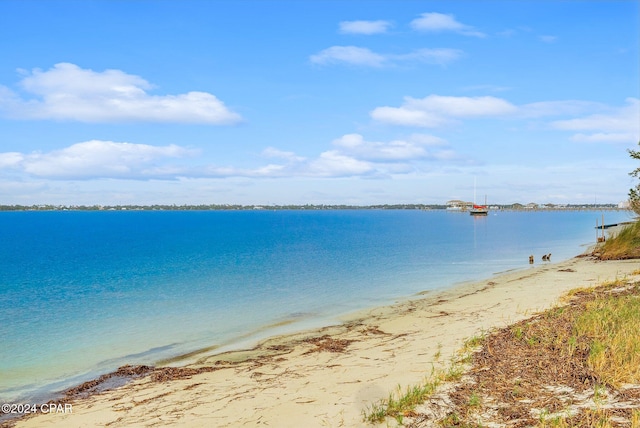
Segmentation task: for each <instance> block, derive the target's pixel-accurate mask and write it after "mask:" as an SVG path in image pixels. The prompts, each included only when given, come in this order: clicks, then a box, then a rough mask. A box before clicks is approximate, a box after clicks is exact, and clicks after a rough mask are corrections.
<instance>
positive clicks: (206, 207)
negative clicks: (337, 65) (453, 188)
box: [0, 168, 640, 214]
mask: <svg viewBox="0 0 640 428" xmlns="http://www.w3.org/2000/svg"><path fill="white" fill-rule="evenodd" d="M636 173H637V174H638V175H640V168H638V170H636ZM634 192H635V193H634ZM636 194H637V195H638V197H637V198H636V199H635V200H636V201H638V200H640V185H639V186H638V187H637V188H636V189H632V190H631V192H630V196H632V195H636ZM632 201H633V199H632ZM633 207H640V202H636V205H633ZM446 208H447V206H446V205H441V204H380V205H343V204H341V205H325V204H319V205H316V204H305V205H294V204H292V205H236V204H201V205H161V204H154V205H51V204H46V205H0V211H216V210H217V211H240V210H271V211H275V210H444V209H446ZM491 209H492V210H516V211H519V210H523V211H525V210H526V211H531V210H616V209H620V208H619V207H618V206H617V205H616V204H566V205H554V204H543V205H532V204H528V205H522V204H518V203H516V204H495V205H492V206H491ZM636 212H638V213H639V214H640V212H639V211H637V208H636Z"/></svg>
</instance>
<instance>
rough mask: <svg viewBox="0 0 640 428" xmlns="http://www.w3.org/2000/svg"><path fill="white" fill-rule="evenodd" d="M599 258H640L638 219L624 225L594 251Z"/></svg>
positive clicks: (639, 223) (639, 227) (639, 225)
mask: <svg viewBox="0 0 640 428" xmlns="http://www.w3.org/2000/svg"><path fill="white" fill-rule="evenodd" d="M594 255H596V256H597V257H598V258H599V259H600V260H622V259H635V258H640V221H636V222H635V223H632V224H631V225H629V226H626V227H624V228H623V229H622V230H621V231H620V232H619V233H618V234H617V235H616V236H615V237H613V238H609V239H608V240H607V241H606V242H604V244H602V245H600V246H598V248H597V249H596V251H594Z"/></svg>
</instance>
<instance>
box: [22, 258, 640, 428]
mask: <svg viewBox="0 0 640 428" xmlns="http://www.w3.org/2000/svg"><path fill="white" fill-rule="evenodd" d="M638 268H640V262H638V261H637V260H626V261H607V262H599V261H595V260H593V259H592V258H590V257H577V258H573V259H570V260H567V261H564V262H561V263H555V264H554V263H542V262H537V263H536V264H534V265H533V266H532V267H529V268H526V269H523V270H518V271H513V272H508V273H504V274H500V275H496V276H494V277H492V278H490V279H487V280H484V281H479V282H473V283H466V284H461V285H459V286H457V287H455V288H453V289H449V290H446V291H442V292H427V293H423V294H421V295H418V296H414V297H413V298H410V299H407V300H405V301H402V302H398V303H397V304H395V305H391V306H385V307H380V308H375V309H371V310H367V311H362V312H359V313H356V314H352V315H351V316H349V317H347V318H345V319H344V323H343V324H341V325H339V326H332V327H327V328H323V329H316V330H312V331H306V332H302V333H297V334H292V335H286V336H279V337H273V338H270V339H268V340H266V341H263V342H262V343H261V344H260V345H258V346H257V347H256V348H254V349H250V350H245V351H234V352H229V353H224V354H220V355H211V356H203V357H202V358H201V359H200V360H199V361H198V362H196V363H193V364H190V365H188V366H183V367H165V368H130V369H125V370H124V372H123V373H124V374H126V373H128V371H127V370H129V371H131V373H132V374H133V375H135V376H137V377H136V378H135V379H134V380H133V381H131V382H129V383H128V384H126V385H124V386H121V387H119V388H117V389H114V390H108V391H102V392H95V387H96V386H97V385H91V384H87V385H85V386H84V387H83V388H79V389H77V390H76V391H73V393H72V394H71V396H70V400H71V401H70V403H71V404H72V406H73V412H72V413H69V412H66V413H50V414H38V415H35V416H32V417H28V418H25V419H22V420H20V421H18V422H17V425H16V426H18V427H43V426H47V427H95V426H110V427H131V426H136V427H143V426H180V427H183V426H184V427H238V426H251V427H253V426H262V425H264V426H277V427H300V426H305V427H339V426H347V427H355V426H364V425H365V423H364V422H363V421H362V411H363V410H364V409H366V408H367V406H368V405H370V404H372V403H374V402H377V401H379V400H380V399H383V398H386V397H388V395H389V393H390V392H392V391H393V390H395V389H396V388H397V386H398V385H401V386H402V387H403V388H404V387H406V386H409V385H414V384H417V383H419V382H421V381H422V380H423V379H424V378H425V377H427V376H428V375H429V374H430V373H431V371H432V368H434V367H435V368H444V367H446V366H447V365H448V364H449V361H450V358H451V357H452V356H453V355H454V354H455V352H456V351H457V350H458V349H460V347H461V346H462V344H463V342H464V340H465V339H467V338H470V337H473V336H475V335H478V334H481V333H483V332H487V331H488V330H490V329H492V328H494V327H504V326H506V325H509V324H511V323H514V322H516V321H519V320H521V319H524V318H527V317H529V316H531V315H532V314H534V313H536V312H539V311H542V310H544V309H547V308H549V307H551V306H553V305H554V304H556V303H557V302H558V299H559V297H560V296H561V295H562V294H563V293H565V292H566V291H568V290H570V289H573V288H578V287H588V286H594V285H598V284H601V283H602V282H606V281H610V280H614V279H620V278H632V277H634V276H633V275H632V273H633V272H634V271H636V270H637V269H638ZM98 386H99V385H98Z"/></svg>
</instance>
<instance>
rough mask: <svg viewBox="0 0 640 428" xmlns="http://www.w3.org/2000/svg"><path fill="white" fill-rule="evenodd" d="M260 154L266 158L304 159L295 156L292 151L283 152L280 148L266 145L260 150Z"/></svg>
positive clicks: (299, 160)
mask: <svg viewBox="0 0 640 428" xmlns="http://www.w3.org/2000/svg"><path fill="white" fill-rule="evenodd" d="M262 155H263V156H264V157H267V158H280V159H285V160H288V161H294V162H301V161H304V160H305V158H304V157H302V156H297V155H296V154H295V153H293V152H285V151H282V150H278V149H276V148H274V147H267V148H266V149H264V150H263V151H262Z"/></svg>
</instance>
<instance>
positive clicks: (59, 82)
mask: <svg viewBox="0 0 640 428" xmlns="http://www.w3.org/2000/svg"><path fill="white" fill-rule="evenodd" d="M20 87H21V88H22V89H23V90H24V91H25V92H27V93H29V94H33V95H35V96H36V97H35V98H33V99H22V98H20V96H19V95H17V94H16V93H14V92H12V91H11V90H9V89H8V88H6V87H0V112H4V114H5V115H6V116H10V117H13V118H17V119H53V120H74V121H80V122H130V121H142V122H181V123H205V124H214V125H227V124H234V123H237V122H239V121H241V120H242V118H241V117H240V115H238V114H237V113H234V112H232V111H230V110H229V109H228V108H227V107H226V106H225V105H224V103H223V102H222V101H220V100H219V99H218V98H216V97H215V96H214V95H212V94H210V93H207V92H198V91H192V92H188V93H186V94H179V95H162V96H160V95H150V94H149V93H148V92H147V91H148V90H150V89H152V88H153V86H152V85H151V84H150V83H149V82H147V81H146V80H144V79H143V78H141V77H139V76H135V75H131V74H127V73H125V72H123V71H120V70H105V71H103V72H95V71H93V70H88V69H82V68H80V67H78V66H77V65H75V64H70V63H59V64H56V65H55V66H54V67H53V68H51V69H50V70H47V71H42V70H39V69H34V70H33V71H32V72H31V73H30V74H29V73H27V74H26V77H24V78H23V80H22V81H21V82H20Z"/></svg>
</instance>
